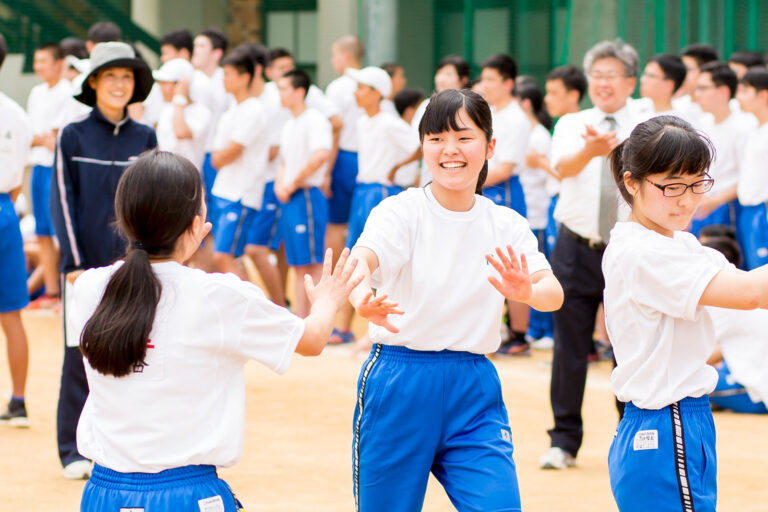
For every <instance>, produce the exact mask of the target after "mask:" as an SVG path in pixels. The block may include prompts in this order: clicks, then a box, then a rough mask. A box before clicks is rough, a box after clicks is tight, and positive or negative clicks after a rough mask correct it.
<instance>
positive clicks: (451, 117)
mask: <svg viewBox="0 0 768 512" xmlns="http://www.w3.org/2000/svg"><path fill="white" fill-rule="evenodd" d="M473 95H474V96H476V97H477V98H475V97H474V96H473ZM478 100H479V101H478ZM462 108H463V109H464V111H465V112H466V113H467V116H469V118H470V119H471V120H472V122H473V123H475V125H476V126H478V127H480V128H481V129H483V131H485V132H486V136H487V138H488V140H489V141H490V140H491V134H490V133H489V131H488V130H485V129H484V128H483V127H485V126H486V125H487V126H488V127H489V129H490V126H491V122H490V121H491V110H490V107H488V104H487V103H486V102H485V100H483V99H482V98H480V96H479V95H478V94H477V93H474V92H472V91H466V90H463V89H461V90H460V89H448V90H445V91H442V92H439V93H437V94H435V95H434V96H433V97H432V98H431V99H430V100H429V103H428V104H427V109H426V110H425V111H424V117H422V118H421V122H420V123H419V140H420V141H421V142H423V141H424V136H425V135H430V134H434V133H443V132H448V131H459V130H461V129H463V128H466V126H462V125H460V124H459V120H458V117H459V116H458V113H459V110H461V109H462Z"/></svg>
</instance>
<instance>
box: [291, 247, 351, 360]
mask: <svg viewBox="0 0 768 512" xmlns="http://www.w3.org/2000/svg"><path fill="white" fill-rule="evenodd" d="M332 260H333V251H331V249H328V250H327V251H326V252H325V259H324V261H323V274H322V276H321V277H320V281H319V282H318V283H317V284H315V283H313V282H312V278H311V277H310V276H309V275H304V286H305V288H306V290H307V296H308V297H309V301H310V303H311V304H312V306H311V308H310V310H309V315H308V316H307V317H306V318H305V319H304V334H303V335H302V336H301V339H300V340H299V343H298V345H296V353H298V354H301V355H303V356H316V355H319V354H320V353H321V352H322V351H323V348H325V345H326V343H327V342H328V338H330V336H331V331H332V330H333V321H334V319H335V318H336V312H337V311H338V310H339V308H340V307H341V306H342V305H343V304H344V303H345V302H346V301H347V298H348V297H349V294H350V292H351V291H352V290H353V289H354V288H355V286H357V285H358V284H359V283H360V280H361V279H362V278H361V276H360V274H359V273H355V272H354V270H355V266H356V265H357V260H356V259H355V258H354V257H353V258H349V249H344V250H343V251H342V252H341V256H339V261H337V262H336V268H335V269H332ZM297 278H298V276H297Z"/></svg>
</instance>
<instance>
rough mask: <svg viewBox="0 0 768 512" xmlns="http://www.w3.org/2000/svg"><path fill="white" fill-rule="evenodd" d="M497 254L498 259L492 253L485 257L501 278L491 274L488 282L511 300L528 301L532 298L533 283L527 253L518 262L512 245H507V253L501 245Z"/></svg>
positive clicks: (497, 249)
mask: <svg viewBox="0 0 768 512" xmlns="http://www.w3.org/2000/svg"><path fill="white" fill-rule="evenodd" d="M496 254H497V256H498V257H499V260H498V261H496V258H493V257H492V256H491V255H490V254H488V255H486V256H485V259H486V260H488V263H490V264H491V265H492V266H493V268H495V269H496V271H497V272H498V273H499V276H500V277H501V280H499V279H497V278H496V277H493V276H491V277H489V278H488V282H489V283H491V284H492V285H493V287H494V288H496V289H497V290H498V291H499V293H500V294H502V295H503V296H504V297H506V298H508V299H509V300H513V301H516V302H528V301H529V300H530V299H531V293H532V290H533V285H532V284H531V276H530V275H529V274H528V263H527V262H526V261H525V254H521V255H520V261H519V262H518V260H517V256H516V255H515V251H513V250H512V246H511V245H508V246H507V253H506V254H505V253H504V251H502V250H501V248H500V247H497V248H496Z"/></svg>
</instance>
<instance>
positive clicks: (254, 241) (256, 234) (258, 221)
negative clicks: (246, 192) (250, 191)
mask: <svg viewBox="0 0 768 512" xmlns="http://www.w3.org/2000/svg"><path fill="white" fill-rule="evenodd" d="M278 204H280V202H279V201H278V200H277V196H276V195H275V182H274V181H270V182H269V183H267V184H266V185H264V199H263V200H262V202H261V210H259V211H258V212H256V214H255V215H254V217H253V221H252V222H251V223H250V226H249V227H248V234H247V236H246V239H245V242H246V244H248V245H261V246H264V247H269V246H270V245H271V243H272V241H273V239H274V238H275V236H276V234H277V209H278Z"/></svg>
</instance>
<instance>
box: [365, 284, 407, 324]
mask: <svg viewBox="0 0 768 512" xmlns="http://www.w3.org/2000/svg"><path fill="white" fill-rule="evenodd" d="M386 299H387V296H386V295H381V296H379V297H373V292H368V293H367V294H366V296H365V297H363V300H362V301H360V303H359V304H358V305H357V307H356V308H355V309H356V310H357V314H358V315H360V316H361V317H363V318H366V319H367V320H368V321H370V322H372V323H374V324H376V325H380V326H382V327H384V328H385V329H386V330H388V331H389V332H394V333H397V332H400V329H398V328H397V327H395V326H394V325H392V324H391V323H390V321H389V319H388V318H387V316H389V315H402V314H403V311H402V310H400V309H398V308H397V303H396V302H392V301H388V300H386Z"/></svg>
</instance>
